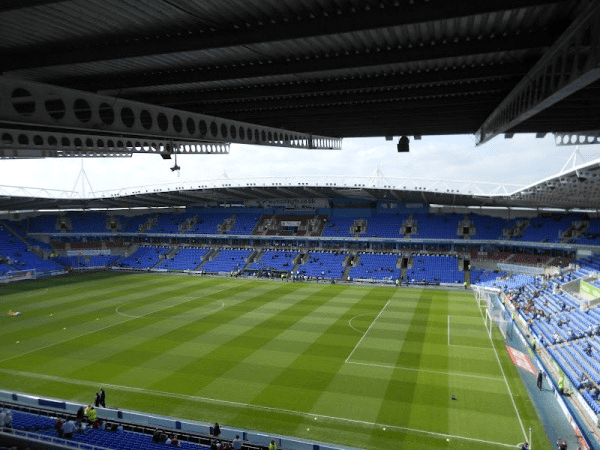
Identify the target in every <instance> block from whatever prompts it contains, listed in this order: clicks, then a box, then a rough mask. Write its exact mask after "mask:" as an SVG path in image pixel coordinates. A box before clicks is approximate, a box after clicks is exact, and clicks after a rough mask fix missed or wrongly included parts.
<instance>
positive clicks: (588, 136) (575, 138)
mask: <svg viewBox="0 0 600 450" xmlns="http://www.w3.org/2000/svg"><path fill="white" fill-rule="evenodd" d="M554 141H555V142H556V145H557V146H559V147H560V146H564V145H592V144H594V145H595V144H600V130H596V131H582V132H580V133H555V134H554Z"/></svg>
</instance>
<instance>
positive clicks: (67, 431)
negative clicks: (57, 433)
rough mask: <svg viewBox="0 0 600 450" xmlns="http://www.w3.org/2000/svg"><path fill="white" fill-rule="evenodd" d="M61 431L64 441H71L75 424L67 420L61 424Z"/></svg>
mask: <svg viewBox="0 0 600 450" xmlns="http://www.w3.org/2000/svg"><path fill="white" fill-rule="evenodd" d="M62 431H63V436H64V437H65V438H66V439H71V438H72V437H73V432H74V431H75V422H73V420H67V421H66V422H65V423H63V426H62Z"/></svg>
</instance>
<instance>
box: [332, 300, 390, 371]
mask: <svg viewBox="0 0 600 450" xmlns="http://www.w3.org/2000/svg"><path fill="white" fill-rule="evenodd" d="M391 301H392V299H389V300H388V301H387V303H386V304H385V305H384V306H383V308H381V311H379V314H377V317H375V319H373V322H371V325H369V328H367V331H365V334H363V335H362V337H361V338H360V339H359V340H358V342H357V343H356V345H355V346H354V348H353V349H352V351H351V352H350V354H349V355H348V357H347V358H346V361H344V362H346V363H347V362H348V361H349V360H350V358H352V355H353V354H354V352H355V351H356V349H357V348H358V346H359V345H360V343H361V342H362V341H363V339H364V338H365V336H366V335H367V334H369V331H370V330H371V328H372V327H373V325H375V322H377V319H379V316H381V314H382V313H383V311H385V308H387V305H389V304H390V302H391Z"/></svg>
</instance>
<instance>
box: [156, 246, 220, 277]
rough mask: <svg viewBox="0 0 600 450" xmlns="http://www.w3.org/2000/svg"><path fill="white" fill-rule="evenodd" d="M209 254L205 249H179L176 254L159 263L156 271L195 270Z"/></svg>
mask: <svg viewBox="0 0 600 450" xmlns="http://www.w3.org/2000/svg"><path fill="white" fill-rule="evenodd" d="M208 252H209V249H207V248H183V247H182V248H179V249H178V251H177V253H175V254H174V255H172V256H171V257H170V258H166V259H165V260H164V261H163V262H161V263H160V264H159V265H158V266H157V269H165V270H177V271H179V270H195V269H196V268H197V267H198V266H199V265H200V264H202V262H203V260H204V256H205V255H206V254H207V253H208Z"/></svg>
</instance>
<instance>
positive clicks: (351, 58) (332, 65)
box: [48, 31, 552, 94]
mask: <svg viewBox="0 0 600 450" xmlns="http://www.w3.org/2000/svg"><path fill="white" fill-rule="evenodd" d="M551 44H552V41H551V39H550V37H549V36H548V34H547V33H546V32H542V31H537V32H534V33H530V34H528V35H526V36H522V35H517V34H513V35H508V36H499V37H498V36H496V37H493V38H485V39H481V40H479V39H477V40H469V41H467V40H463V41H459V42H446V43H436V44H433V45H427V46H424V47H420V46H417V47H403V48H396V47H394V48H390V49H388V50H384V51H379V50H378V49H377V48H373V49H367V50H363V51H361V52H359V53H354V52H352V53H348V54H339V55H334V54H332V55H329V56H328V57H320V56H319V57H317V56H316V55H314V54H302V55H300V54H298V55H295V56H294V57H293V58H277V59H275V58H273V59H272V60H269V61H265V60H263V61H260V60H259V61H256V62H255V63H252V64H250V63H249V64H238V65H227V64H221V65H219V66H211V65H198V66H193V67H185V68H181V69H177V68H168V69H159V70H152V71H142V72H135V73H126V74H114V75H110V76H102V77H100V76H99V77H93V76H92V77H90V76H73V77H66V76H61V77H57V78H55V79H51V80H48V82H50V83H54V84H60V85H64V86H71V87H74V88H78V89H85V90H89V91H113V90H114V91H118V90H121V89H131V88H141V87H147V86H165V85H175V84H183V83H206V82H211V81H222V80H234V79H235V80H242V79H258V78H261V77H272V76H275V75H290V74H296V75H297V74H311V73H314V72H322V71H336V70H339V71H343V70H345V69H357V68H366V67H377V66H385V65H390V64H393V65H400V64H402V63H408V62H416V61H429V60H434V59H439V58H447V57H448V55H452V56H453V57H457V56H475V55H483V54H489V53H498V52H502V51H507V52H513V51H518V50H535V51H540V52H541V49H543V48H546V47H548V46H549V45H551ZM125 94H126V93H125Z"/></svg>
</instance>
